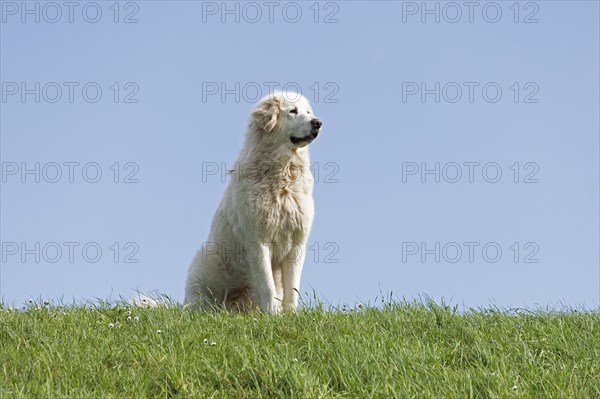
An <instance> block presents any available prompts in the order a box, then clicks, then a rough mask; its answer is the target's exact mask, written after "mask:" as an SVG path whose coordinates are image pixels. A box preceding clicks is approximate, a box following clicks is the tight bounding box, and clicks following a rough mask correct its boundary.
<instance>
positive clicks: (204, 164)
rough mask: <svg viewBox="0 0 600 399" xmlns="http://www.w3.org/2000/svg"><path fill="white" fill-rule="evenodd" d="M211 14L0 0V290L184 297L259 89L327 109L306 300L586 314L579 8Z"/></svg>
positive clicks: (593, 287)
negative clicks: (383, 299)
mask: <svg viewBox="0 0 600 399" xmlns="http://www.w3.org/2000/svg"><path fill="white" fill-rule="evenodd" d="M23 4H26V5H27V6H26V7H27V9H23ZM224 4H225V3H222V2H200V1H175V2H166V1H140V2H129V3H127V2H122V3H118V4H117V5H118V7H115V3H114V2H102V1H100V2H97V3H89V2H75V3H74V5H73V6H72V8H69V7H68V6H65V5H63V3H62V2H59V3H44V2H34V1H31V2H27V3H22V2H7V1H3V2H2V3H1V6H2V23H1V25H0V45H1V61H0V67H1V72H0V75H1V76H0V78H1V79H0V80H1V81H2V93H1V94H2V99H1V102H0V106H1V111H0V113H1V114H0V117H1V120H0V128H1V136H2V137H1V143H0V144H1V150H0V156H1V161H2V169H1V171H2V183H1V190H2V191H1V221H2V222H1V229H0V232H1V240H0V241H1V242H2V263H1V265H0V266H1V269H0V277H1V279H0V290H1V293H0V297H2V299H3V301H4V302H6V303H9V304H15V305H18V304H20V303H21V302H23V301H25V300H26V299H28V298H30V297H34V298H37V297H42V298H44V299H60V298H63V299H64V300H65V301H66V302H70V301H71V300H72V299H73V298H75V299H77V300H82V299H93V298H107V297H109V296H111V297H113V298H115V297H118V296H119V295H122V296H125V297H130V296H132V295H134V293H135V290H140V291H152V290H158V291H160V292H162V293H165V294H167V295H169V296H171V297H172V298H173V299H175V300H177V301H181V300H182V299H183V287H184V281H185V274H186V271H187V267H188V265H189V263H190V262H191V260H192V257H193V256H194V254H195V252H196V250H197V249H199V248H200V247H201V245H202V243H203V242H204V241H205V240H206V239H207V234H208V229H209V225H210V221H211V219H212V215H213V212H214V211H215V209H216V207H217V205H218V202H219V200H220V198H221V196H222V193H223V191H224V189H225V185H226V183H225V182H224V181H223V180H222V178H221V172H222V171H223V170H225V169H231V168H232V167H233V165H234V163H235V160H236V157H237V155H238V153H239V151H240V148H241V145H242V140H243V133H244V128H245V126H246V123H247V120H248V115H249V113H250V111H251V109H252V107H253V103H254V101H255V99H256V98H257V97H259V95H260V94H267V92H268V90H269V88H272V87H275V88H277V89H282V88H288V89H294V88H296V89H299V90H301V91H302V93H303V94H305V95H306V96H307V97H308V98H309V99H310V100H311V101H312V103H313V108H314V110H315V113H316V114H317V115H318V116H319V117H320V118H321V119H322V121H323V123H324V125H323V134H322V135H320V136H319V138H318V139H317V140H316V141H315V142H314V143H313V144H311V147H310V150H311V158H312V161H313V163H314V167H313V169H314V171H315V173H316V174H317V179H316V180H317V182H316V184H315V192H314V197H315V204H316V217H315V222H314V225H313V230H312V233H311V236H310V238H309V244H308V245H309V250H308V253H307V257H306V258H307V260H306V264H305V269H304V274H303V279H302V291H303V292H304V291H308V292H312V290H315V291H316V292H317V293H318V294H319V295H320V296H321V297H322V298H324V299H326V300H327V301H329V302H332V303H334V304H337V303H353V302H355V301H362V302H368V301H373V300H374V299H375V297H376V296H377V295H378V294H379V293H380V292H384V293H390V292H392V293H393V295H394V297H396V298H401V297H406V298H414V297H417V296H418V295H419V294H427V295H430V296H431V297H433V298H435V299H438V300H439V299H441V298H444V299H445V300H446V301H448V302H452V303H458V304H464V305H466V306H489V305H490V304H496V305H500V306H505V307H508V306H544V307H545V306H555V305H556V304H559V303H561V304H566V305H569V306H586V307H597V306H598V303H599V295H600V270H599V265H600V259H599V245H598V243H599V240H600V237H599V182H600V179H599V176H598V174H599V173H598V172H599V130H600V127H599V111H598V110H599V108H600V104H599V78H598V70H599V69H600V65H599V18H598V15H599V7H598V2H595V1H573V2H567V1H538V2H520V3H517V5H516V6H515V2H512V1H509V2H475V3H474V4H473V6H466V5H464V3H463V2H457V3H446V2H427V3H426V6H425V7H426V9H424V8H423V4H424V3H422V2H391V1H374V2H366V1H351V2H320V3H315V2H295V3H294V2H291V3H290V2H287V3H286V2H273V3H264V2H251V3H250V5H248V4H247V3H239V2H227V3H226V5H225V6H224ZM36 18H37V19H39V21H36ZM436 18H437V21H436ZM27 171H29V172H27ZM36 180H39V181H36ZM36 258H37V259H36Z"/></svg>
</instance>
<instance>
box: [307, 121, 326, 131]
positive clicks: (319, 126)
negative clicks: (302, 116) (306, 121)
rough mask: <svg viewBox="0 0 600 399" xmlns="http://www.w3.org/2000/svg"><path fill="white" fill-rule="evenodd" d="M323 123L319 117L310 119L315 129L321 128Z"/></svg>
mask: <svg viewBox="0 0 600 399" xmlns="http://www.w3.org/2000/svg"><path fill="white" fill-rule="evenodd" d="M322 124H323V122H321V121H320V120H319V119H313V120H312V121H310V126H311V127H312V128H313V129H315V130H316V129H320V128H321V125H322Z"/></svg>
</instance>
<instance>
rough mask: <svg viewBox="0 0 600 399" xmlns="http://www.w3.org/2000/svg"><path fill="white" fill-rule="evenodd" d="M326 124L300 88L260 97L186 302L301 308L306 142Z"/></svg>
mask: <svg viewBox="0 0 600 399" xmlns="http://www.w3.org/2000/svg"><path fill="white" fill-rule="evenodd" d="M320 128H321V121H320V120H319V119H318V118H316V117H315V116H314V115H313V112H312V109H311V107H310V104H309V102H308V100H307V99H306V98H304V97H303V96H301V95H299V94H295V93H281V92H279V93H274V94H272V95H270V96H267V97H265V98H263V99H261V100H260V101H259V103H258V104H257V105H256V108H255V109H254V111H253V112H252V116H251V118H250V125H249V127H248V130H247V133H246V142H245V144H244V148H243V149H242V152H241V154H240V156H239V158H238V160H237V162H236V167H235V169H234V170H233V171H230V173H231V180H230V182H229V185H228V187H227V189H226V191H225V194H224V197H223V199H222V200H221V204H220V205H219V208H218V209H217V212H216V214H215V216H214V218H213V222H212V226H211V231H210V235H209V237H208V241H207V242H206V243H205V244H204V245H203V247H202V249H201V250H200V251H198V253H197V254H196V257H195V258H194V260H193V262H192V264H191V266H190V268H189V271H188V276H187V283H186V290H185V303H186V304H188V305H189V306H191V307H200V308H204V309H213V308H215V307H224V308H225V309H228V310H242V311H247V310H250V309H252V308H255V307H257V306H260V309H261V310H262V311H263V312H265V313H279V312H281V311H282V310H289V311H295V310H296V307H297V306H298V293H299V289H300V275H301V273H302V267H303V264H304V255H305V252H306V240H307V239H308V234H309V232H310V228H311V225H312V221H313V216H314V205H313V199H312V191H313V176H312V174H311V172H310V161H309V157H308V148H307V145H308V144H309V143H310V142H312V141H313V140H314V139H315V138H316V137H317V135H318V134H319V131H320Z"/></svg>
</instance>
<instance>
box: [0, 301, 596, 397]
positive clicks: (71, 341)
mask: <svg viewBox="0 0 600 399" xmlns="http://www.w3.org/2000/svg"><path fill="white" fill-rule="evenodd" d="M128 317H130V318H131V319H130V320H129V319H128ZM135 318H139V319H135ZM136 320H137V321H136ZM109 325H110V326H109ZM111 326H112V327H111ZM158 330H160V333H159V332H158ZM205 338H206V339H208V344H207V345H206V344H205V343H204V339H205ZM212 342H215V343H216V344H215V345H214V346H212V345H211V343H212ZM599 359H600V315H599V314H598V313H597V312H577V311H569V312H561V313H554V312H541V311H536V312H521V313H518V314H517V313H515V312H505V311H498V310H479V311H469V312H466V313H457V312H456V311H455V309H452V308H449V307H447V306H441V305H435V304H432V303H398V304H388V305H385V306H383V307H381V308H367V307H363V308H362V309H360V310H357V311H353V312H347V311H341V310H326V309H323V307H319V306H318V305H317V306H313V307H311V308H307V309H303V310H301V311H300V312H299V313H298V314H295V315H293V314H288V315H283V316H267V315H262V314H258V313H256V314H247V315H243V314H227V313H202V312H194V311H189V310H187V309H182V308H181V307H178V306H176V307H164V308H158V309H142V308H136V307H131V306H127V305H98V306H89V305H88V306H77V307H66V308H62V307H52V306H36V305H35V304H34V305H33V306H31V307H30V308H29V309H28V310H27V311H16V310H8V309H6V308H0V368H1V370H0V397H2V398H62V397H69V398H145V397H147V398H204V397H210V398H260V397H265V398H267V397H281V398H370V397H373V398H395V397H397V398H600V360H599Z"/></svg>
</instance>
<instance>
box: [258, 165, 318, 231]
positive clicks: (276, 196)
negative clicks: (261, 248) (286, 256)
mask: <svg viewBox="0 0 600 399" xmlns="http://www.w3.org/2000/svg"><path fill="white" fill-rule="evenodd" d="M256 188H257V189H258V190H259V191H258V192H257V194H258V196H259V202H258V209H257V211H258V214H259V216H260V217H259V220H262V221H263V223H264V225H263V226H262V228H263V229H264V230H263V233H264V234H265V239H267V240H268V241H270V242H282V243H300V242H303V241H304V240H305V238H306V235H307V234H308V231H309V230H310V225H311V223H312V218H313V214H314V205H313V199H312V189H313V177H312V174H311V173H310V170H309V169H308V168H304V167H303V166H302V165H295V164H291V165H286V167H285V168H282V170H281V171H280V172H278V173H276V174H275V175H273V176H272V179H268V180H266V181H264V182H262V183H261V184H259V185H258V186H257V187H256Z"/></svg>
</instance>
